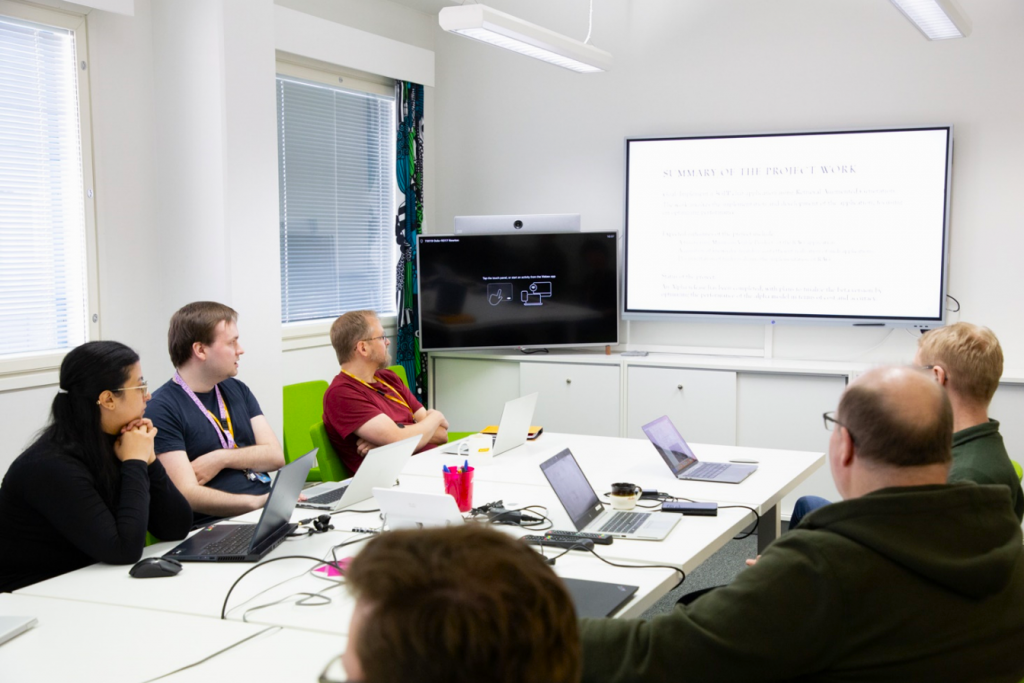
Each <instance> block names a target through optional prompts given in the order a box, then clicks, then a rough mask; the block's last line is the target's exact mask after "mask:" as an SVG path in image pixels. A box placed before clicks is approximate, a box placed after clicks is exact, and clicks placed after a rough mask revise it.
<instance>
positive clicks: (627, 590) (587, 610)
mask: <svg viewBox="0 0 1024 683" xmlns="http://www.w3.org/2000/svg"><path fill="white" fill-rule="evenodd" d="M562 583H564V584H565V587H566V588H567V589H568V590H569V595H570V596H571V597H572V604H573V607H575V608H576V616H577V617H578V618H583V617H592V618H595V619H600V618H601V617H610V616H611V615H613V614H615V613H616V612H618V611H619V608H620V607H622V606H623V605H625V604H626V603H627V602H628V601H629V599H630V598H631V597H633V594H634V593H636V592H637V591H638V590H640V587H639V586H627V585H625V584H621V583H605V582H604V581H585V580H583V579H567V578H565V577H562Z"/></svg>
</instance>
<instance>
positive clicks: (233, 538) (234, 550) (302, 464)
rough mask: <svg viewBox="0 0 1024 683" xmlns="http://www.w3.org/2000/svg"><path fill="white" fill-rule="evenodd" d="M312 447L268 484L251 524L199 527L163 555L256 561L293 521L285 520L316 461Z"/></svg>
mask: <svg viewBox="0 0 1024 683" xmlns="http://www.w3.org/2000/svg"><path fill="white" fill-rule="evenodd" d="M316 450H317V449H315V448H314V449H313V450H311V451H310V452H309V453H306V454H305V455H304V456H302V457H301V458H299V459H298V460H293V461H292V462H290V463H288V464H287V465H285V466H284V467H282V468H281V469H280V470H278V471H277V476H276V477H274V483H273V484H271V485H270V495H269V496H267V502H266V504H265V505H264V506H263V512H262V514H260V521H258V522H256V523H255V524H217V525H215V526H208V527H204V528H203V529H201V530H200V531H199V532H198V533H195V534H192V536H190V537H189V538H186V539H185V540H184V541H182V542H181V543H179V544H178V545H176V546H175V547H174V548H173V549H172V550H171V551H170V552H169V553H167V554H166V555H164V557H172V558H174V559H175V560H178V561H180V562H257V561H259V560H261V559H262V558H263V556H264V555H266V554H267V553H269V552H270V551H271V550H273V549H274V548H276V547H277V546H278V545H280V543H281V541H283V540H284V539H285V538H287V536H288V534H290V533H291V532H292V531H294V530H295V528H296V527H297V526H298V525H297V524H292V523H290V522H289V520H290V519H291V516H292V511H293V510H294V509H295V503H296V502H297V501H298V500H299V494H300V493H301V492H302V485H303V484H305V483H306V475H308V474H309V470H310V468H312V467H313V463H315V462H316Z"/></svg>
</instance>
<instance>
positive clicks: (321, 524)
mask: <svg viewBox="0 0 1024 683" xmlns="http://www.w3.org/2000/svg"><path fill="white" fill-rule="evenodd" d="M333 528H334V525H333V524H331V516H330V515H320V516H319V517H317V518H316V519H314V520H313V528H312V529H311V530H310V531H311V533H314V534H324V533H327V532H328V531H330V530H331V529H333Z"/></svg>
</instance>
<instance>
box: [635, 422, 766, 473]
mask: <svg viewBox="0 0 1024 683" xmlns="http://www.w3.org/2000/svg"><path fill="white" fill-rule="evenodd" d="M643 430H644V434H646V435H647V438H648V439H650V440H651V443H653V444H654V447H655V448H656V449H658V453H660V454H661V458H662V460H664V461H665V464H666V465H668V467H669V469H670V470H672V474H674V475H676V479H685V480H687V481H717V482H721V483H723V484H738V483H740V482H741V481H743V480H744V479H746V478H747V477H749V476H750V475H751V473H752V472H753V471H754V470H756V469H757V465H731V464H729V463H724V462H698V461H697V456H696V455H694V454H693V450H691V449H690V446H689V445H688V444H687V443H686V441H684V440H683V437H682V435H681V434H680V433H679V430H678V429H676V426H675V425H674V424H672V420H670V419H669V418H668V415H664V416H662V417H659V418H658V419H657V420H655V421H654V422H649V423H647V424H645V425H644V426H643Z"/></svg>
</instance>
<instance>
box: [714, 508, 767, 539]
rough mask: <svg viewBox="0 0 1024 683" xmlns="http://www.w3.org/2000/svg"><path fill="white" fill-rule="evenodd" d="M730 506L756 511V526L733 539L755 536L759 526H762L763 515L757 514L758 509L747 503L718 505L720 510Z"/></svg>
mask: <svg viewBox="0 0 1024 683" xmlns="http://www.w3.org/2000/svg"><path fill="white" fill-rule="evenodd" d="M728 508H743V509H744V510H750V511H751V512H753V513H754V528H753V529H751V530H750V531H748V532H747V533H745V534H743V535H742V536H736V537H735V538H733V539H732V540H734V541H742V540H743V539H744V538H750V537H751V536H753V535H754V534H756V533H757V527H758V526H760V524H761V515H759V514H757V510H755V509H754V508H752V507H749V506H747V505H719V506H718V509H719V510H726V509H728Z"/></svg>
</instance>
